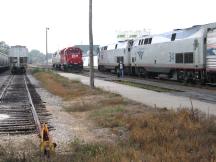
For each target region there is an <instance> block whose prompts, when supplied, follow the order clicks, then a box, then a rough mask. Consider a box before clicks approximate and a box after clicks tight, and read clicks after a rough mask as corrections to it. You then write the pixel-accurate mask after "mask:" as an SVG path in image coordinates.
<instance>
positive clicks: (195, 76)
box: [98, 23, 216, 83]
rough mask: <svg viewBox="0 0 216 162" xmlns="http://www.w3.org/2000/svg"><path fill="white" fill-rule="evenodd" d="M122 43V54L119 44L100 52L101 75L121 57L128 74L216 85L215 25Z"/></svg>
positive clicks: (111, 67)
mask: <svg viewBox="0 0 216 162" xmlns="http://www.w3.org/2000/svg"><path fill="white" fill-rule="evenodd" d="M125 42H126V44H128V45H125V46H123V47H122V48H121V50H119V49H118V44H119V42H118V43H116V44H115V45H114V47H115V48H112V49H109V46H103V47H101V48H100V55H99V59H98V61H99V62H98V67H99V70H100V71H102V70H110V69H116V68H117V63H118V61H119V57H122V58H123V60H122V61H123V63H124V67H125V72H126V73H128V74H133V75H142V76H148V77H166V78H169V79H173V80H182V81H192V82H194V81H198V82H214V83H215V82H216V23H211V24H206V25H196V26H193V27H190V28H186V29H176V30H173V31H171V32H168V33H163V34H158V35H147V36H143V37H140V38H136V39H133V40H127V41H125ZM132 42H133V43H132ZM120 51H121V52H120Z"/></svg>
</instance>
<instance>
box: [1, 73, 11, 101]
mask: <svg viewBox="0 0 216 162" xmlns="http://www.w3.org/2000/svg"><path fill="white" fill-rule="evenodd" d="M13 78H14V75H12V76H11V78H10V79H9V81H8V83H7V85H6V86H5V87H4V89H3V91H2V93H1V94H0V101H2V99H3V97H4V95H5V92H6V90H7V88H8V87H9V85H10V83H11V81H12V80H13ZM6 81H7V80H6Z"/></svg>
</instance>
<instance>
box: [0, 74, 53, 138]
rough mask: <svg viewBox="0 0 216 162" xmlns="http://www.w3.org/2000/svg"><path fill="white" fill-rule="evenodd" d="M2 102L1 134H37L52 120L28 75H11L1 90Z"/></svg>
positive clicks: (0, 98)
mask: <svg viewBox="0 0 216 162" xmlns="http://www.w3.org/2000/svg"><path fill="white" fill-rule="evenodd" d="M0 101H1V102H0V134H29V133H36V132H39V131H40V129H41V123H48V120H49V118H50V114H49V113H48V112H47V111H46V109H45V105H44V104H43V103H42V101H41V99H40V96H39V95H38V94H37V92H36V90H35V89H34V87H33V86H32V85H31V83H30V81H29V79H28V77H27V76H26V75H10V76H9V77H8V78H7V79H6V81H5V83H4V84H3V86H2V87H1V88H0ZM48 125H49V123H48ZM49 127H51V126H50V125H49Z"/></svg>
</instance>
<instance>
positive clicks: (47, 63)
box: [46, 27, 49, 67]
mask: <svg viewBox="0 0 216 162" xmlns="http://www.w3.org/2000/svg"><path fill="white" fill-rule="evenodd" d="M48 30H49V28H47V27H46V67H48V47H47V32H48Z"/></svg>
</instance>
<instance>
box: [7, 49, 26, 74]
mask: <svg viewBox="0 0 216 162" xmlns="http://www.w3.org/2000/svg"><path fill="white" fill-rule="evenodd" d="M27 61H28V49H27V48H26V47H25V46H20V45H16V46H11V47H10V49H9V64H10V71H11V73H12V74H22V73H25V72H26V68H27Z"/></svg>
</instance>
